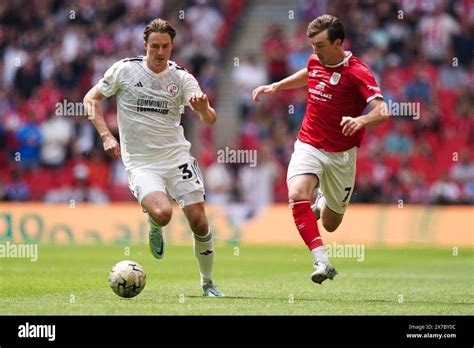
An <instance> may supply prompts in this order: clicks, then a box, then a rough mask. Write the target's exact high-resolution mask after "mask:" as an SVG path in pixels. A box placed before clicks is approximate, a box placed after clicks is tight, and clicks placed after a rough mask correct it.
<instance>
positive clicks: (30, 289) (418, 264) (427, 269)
mask: <svg viewBox="0 0 474 348" xmlns="http://www.w3.org/2000/svg"><path fill="white" fill-rule="evenodd" d="M236 248H238V249H236ZM125 251H126V250H125V247H123V246H58V245H40V247H39V259H38V261H37V262H31V261H30V260H29V259H19V258H18V259H14V258H2V259H0V315H473V314H474V306H473V305H474V277H473V275H474V272H473V270H474V250H472V249H470V250H469V249H462V248H461V249H459V252H458V253H459V254H458V255H457V256H455V255H453V250H452V249H449V248H446V249H431V248H397V249H394V248H366V250H365V259H364V261H362V262H358V261H357V260H356V259H355V258H333V259H332V263H333V264H334V266H335V267H336V268H337V269H338V271H339V275H338V276H337V277H336V278H335V279H334V281H329V280H327V281H325V282H324V283H323V284H322V285H317V284H314V283H312V282H311V280H310V274H311V272H312V257H311V255H310V253H309V252H308V251H307V250H306V248H305V246H300V247H295V246H287V247H285V246H246V245H238V246H233V245H217V247H216V256H215V266H214V281H215V283H216V284H217V285H218V287H219V289H221V290H222V291H223V292H224V293H225V294H226V295H227V297H226V298H203V297H202V296H201V292H200V287H199V276H198V270H197V262H196V260H195V258H194V254H193V252H192V247H191V246H188V245H179V246H178V245H171V246H170V245H167V247H166V252H165V257H164V258H163V259H162V260H155V259H153V257H152V256H151V254H150V253H149V251H148V248H147V246H145V245H138V246H132V247H131V248H130V254H129V255H128V256H127V255H125ZM126 259H130V260H134V261H136V262H139V263H140V264H141V265H142V266H143V267H144V268H145V270H146V272H147V284H146V287H145V289H144V290H143V292H142V293H141V294H140V295H138V296H137V297H135V298H132V299H122V298H119V297H118V296H116V295H115V294H114V293H113V292H112V290H111V289H110V288H109V286H108V282H107V280H108V273H109V270H110V269H111V267H112V266H113V265H114V264H115V263H116V262H118V261H120V260H126Z"/></svg>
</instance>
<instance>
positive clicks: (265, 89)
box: [252, 83, 278, 102]
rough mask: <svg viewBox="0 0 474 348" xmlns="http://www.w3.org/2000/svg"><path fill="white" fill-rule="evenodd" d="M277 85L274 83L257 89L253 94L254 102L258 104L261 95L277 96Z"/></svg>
mask: <svg viewBox="0 0 474 348" xmlns="http://www.w3.org/2000/svg"><path fill="white" fill-rule="evenodd" d="M277 87H278V86H277V84H276V83H272V84H271V85H265V86H259V87H257V88H255V89H254V90H253V92H252V98H253V101H254V102H258V101H259V100H260V99H259V96H260V94H262V93H263V94H275V92H276V91H277Z"/></svg>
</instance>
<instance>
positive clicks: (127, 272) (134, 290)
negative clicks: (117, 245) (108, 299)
mask: <svg viewBox="0 0 474 348" xmlns="http://www.w3.org/2000/svg"><path fill="white" fill-rule="evenodd" d="M145 284H146V273H145V270H144V269H143V267H142V266H140V264H138V263H137V262H134V261H129V260H125V261H120V262H119V263H117V264H116V265H115V266H114V267H112V270H111V271H110V274H109V285H110V287H111V288H112V290H113V291H114V292H115V293H116V294H117V295H118V296H120V297H125V298H130V297H135V296H137V295H138V294H139V293H140V292H142V290H143V289H144V288H145Z"/></svg>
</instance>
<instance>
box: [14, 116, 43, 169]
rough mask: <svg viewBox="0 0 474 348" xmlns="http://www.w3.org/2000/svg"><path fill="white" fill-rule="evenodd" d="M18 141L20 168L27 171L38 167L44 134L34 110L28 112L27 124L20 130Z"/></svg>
mask: <svg viewBox="0 0 474 348" xmlns="http://www.w3.org/2000/svg"><path fill="white" fill-rule="evenodd" d="M17 139H18V150H19V153H20V161H19V164H20V167H21V168H23V169H27V170H31V169H34V168H36V167H38V165H39V161H40V150H41V144H42V142H43V134H42V133H41V129H40V127H39V125H38V123H37V121H36V117H35V114H34V113H33V111H32V110H30V111H29V112H28V115H27V120H26V122H25V124H24V125H22V126H21V127H20V129H19V130H18V132H17Z"/></svg>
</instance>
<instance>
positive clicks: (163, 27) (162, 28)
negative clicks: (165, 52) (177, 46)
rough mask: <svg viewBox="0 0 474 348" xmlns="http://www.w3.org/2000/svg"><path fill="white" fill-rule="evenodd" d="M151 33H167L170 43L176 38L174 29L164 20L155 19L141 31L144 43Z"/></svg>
mask: <svg viewBox="0 0 474 348" xmlns="http://www.w3.org/2000/svg"><path fill="white" fill-rule="evenodd" d="M151 33H163V34H165V33H168V34H169V35H170V36H171V41H173V40H174V37H175V36H176V29H175V28H174V27H173V26H172V25H171V24H170V23H168V22H167V21H165V20H164V19H161V18H156V19H154V20H152V21H151V22H149V23H148V24H147V25H146V27H145V30H144V31H143V40H145V42H148V37H149V36H150V34H151Z"/></svg>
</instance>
